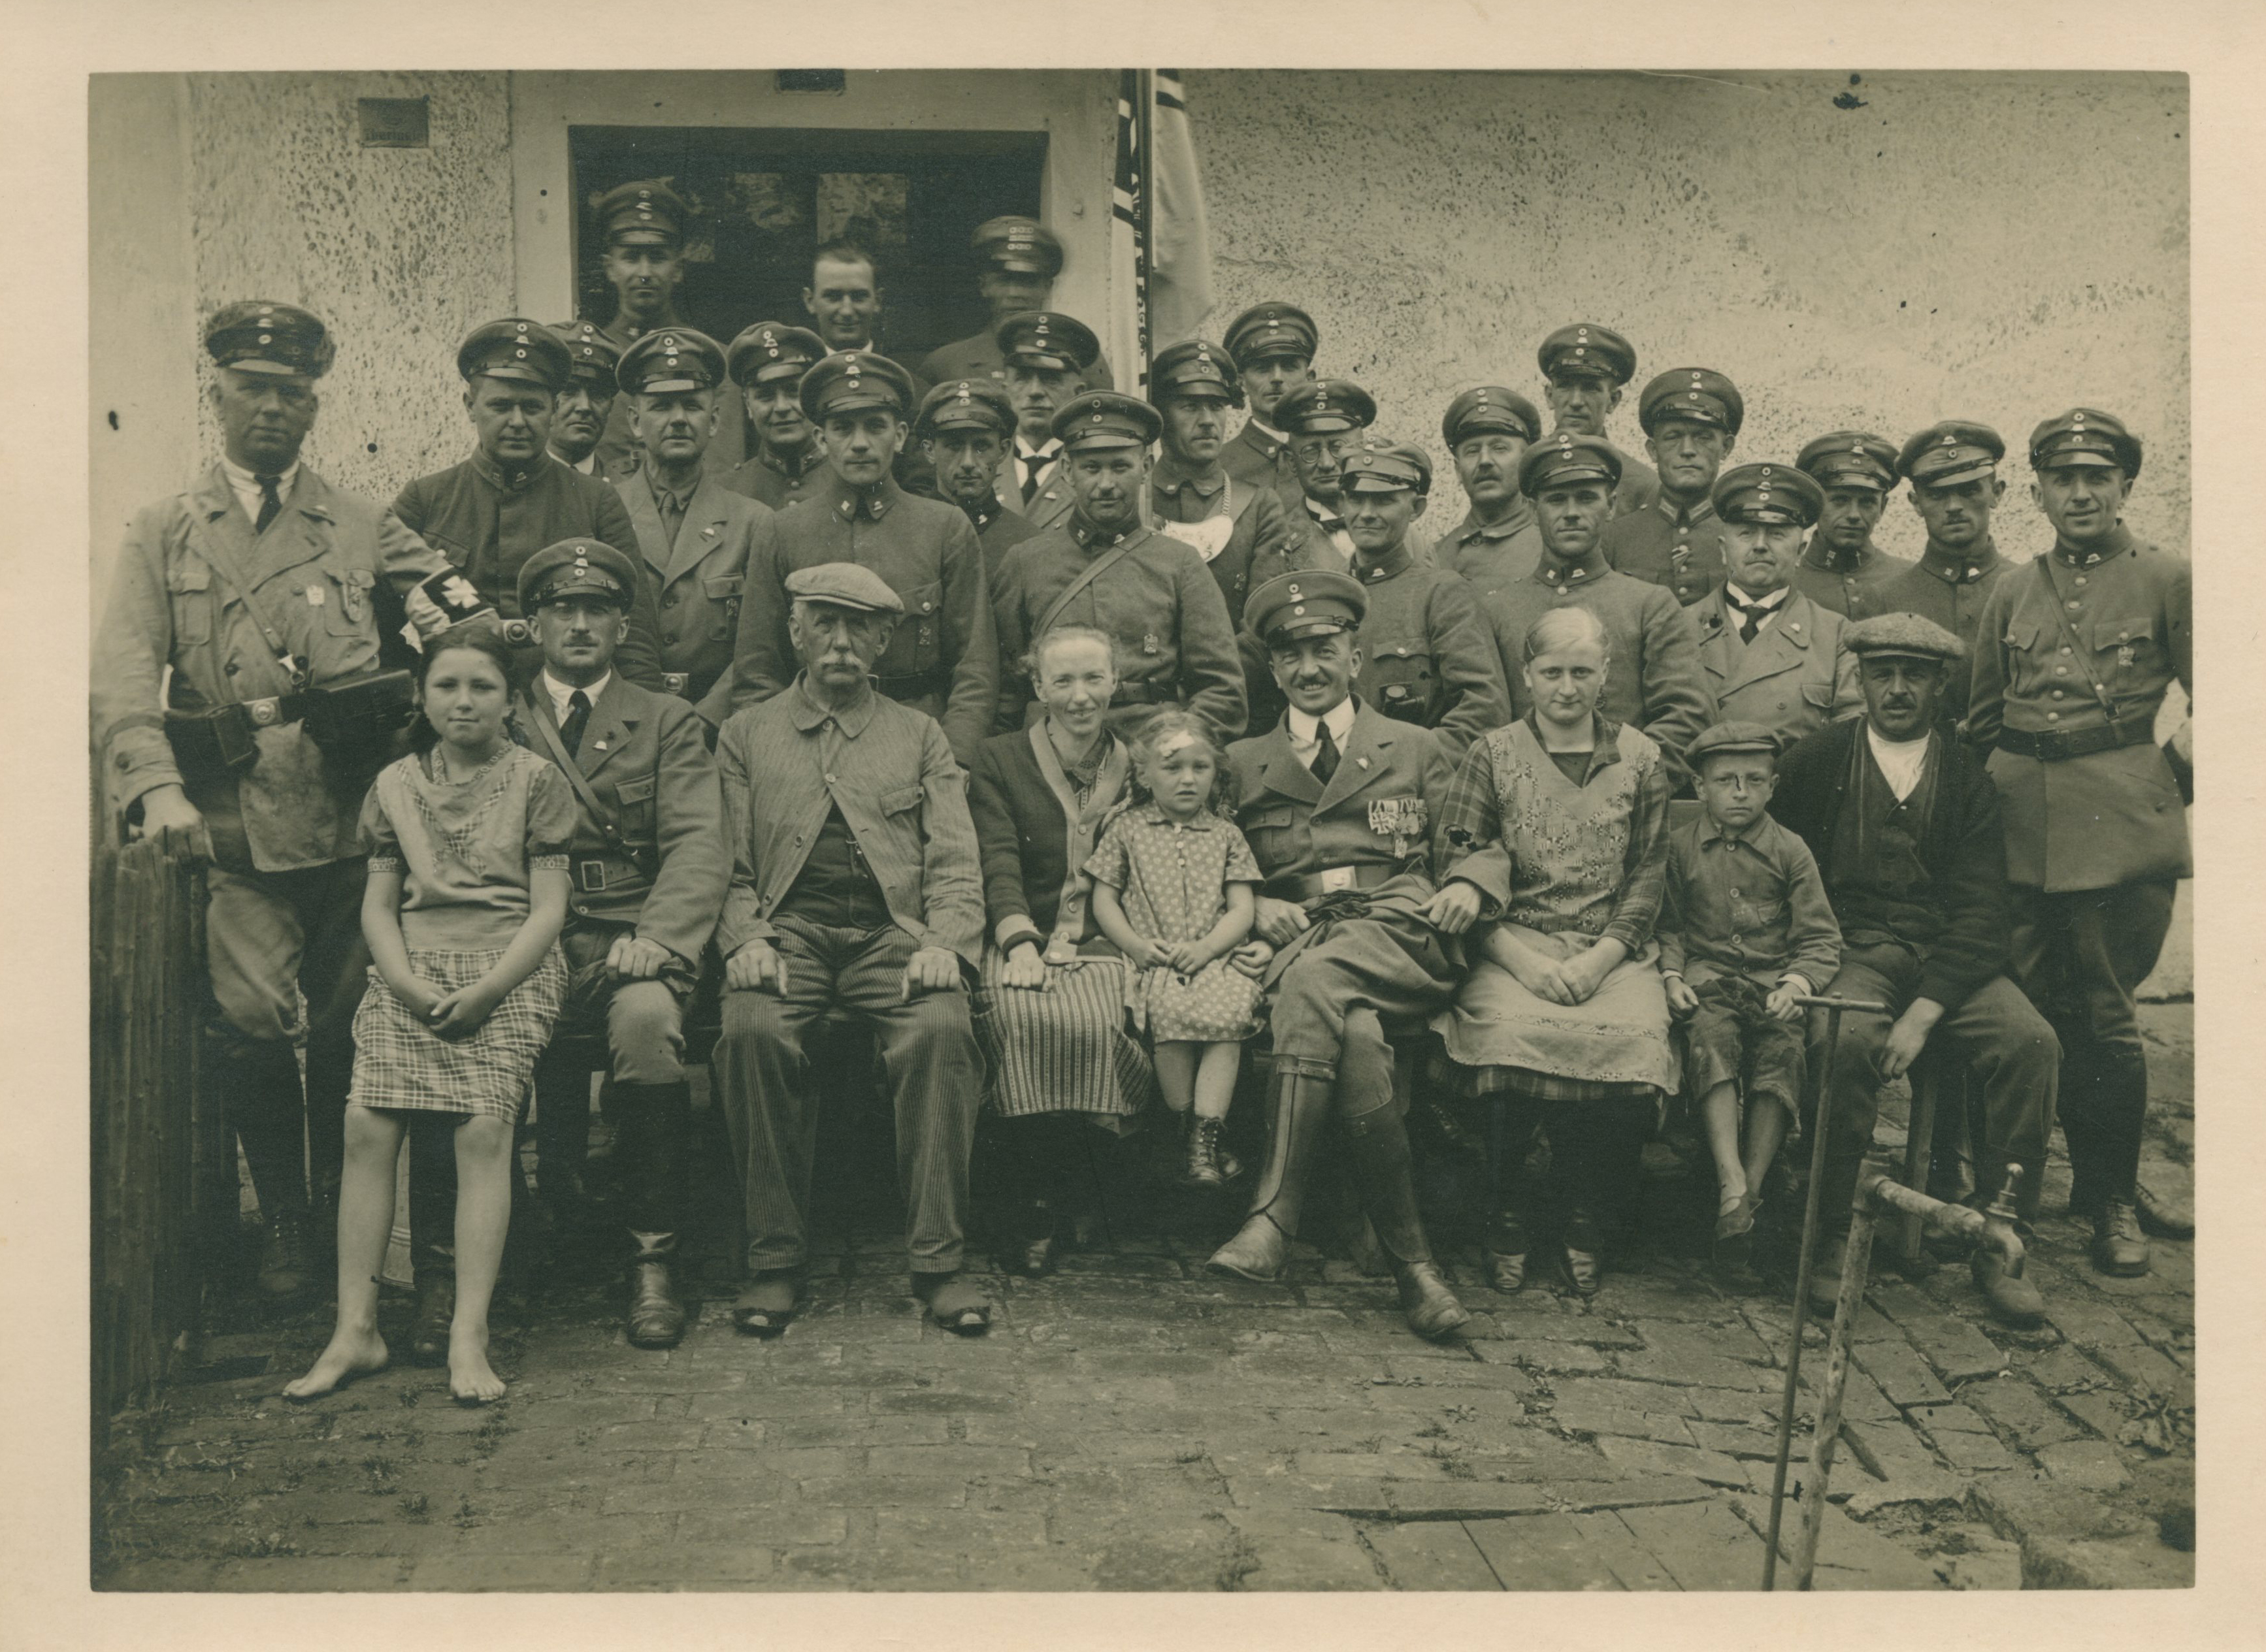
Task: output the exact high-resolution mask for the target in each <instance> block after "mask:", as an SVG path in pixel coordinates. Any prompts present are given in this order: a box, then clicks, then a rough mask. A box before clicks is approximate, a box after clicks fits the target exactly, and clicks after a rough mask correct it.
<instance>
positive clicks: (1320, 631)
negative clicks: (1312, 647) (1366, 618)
mask: <svg viewBox="0 0 2266 1652" xmlns="http://www.w3.org/2000/svg"><path fill="white" fill-rule="evenodd" d="M1359 629H1360V627H1359V625H1358V624H1357V623H1356V622H1355V621H1352V620H1340V619H1319V620H1292V621H1290V622H1289V623H1288V624H1284V625H1277V626H1276V627H1275V628H1274V629H1273V630H1269V631H1268V633H1267V641H1268V644H1270V645H1271V644H1276V643H1279V642H1283V641H1290V642H1296V641H1297V639H1298V638H1299V637H1321V636H1324V635H1326V634H1327V633H1329V632H1332V631H1351V630H1359Z"/></svg>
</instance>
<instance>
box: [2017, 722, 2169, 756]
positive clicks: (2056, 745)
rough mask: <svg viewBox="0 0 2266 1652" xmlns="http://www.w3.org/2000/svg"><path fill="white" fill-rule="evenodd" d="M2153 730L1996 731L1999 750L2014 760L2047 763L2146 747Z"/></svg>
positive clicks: (2127, 726) (2121, 726)
mask: <svg viewBox="0 0 2266 1652" xmlns="http://www.w3.org/2000/svg"><path fill="white" fill-rule="evenodd" d="M2155 738H2156V735H2155V731H2154V730H2153V728H2151V727H2150V726H2149V724H2147V723H2104V724H2102V725H2101V726H2100V727H2098V728H2090V729H2072V730H2071V731H2069V732H2068V733H2066V734H2063V733H2059V732H2055V731H2045V730H2036V731H2033V730H2029V729H2000V730H1999V750H2000V751H2002V752H2012V753H2014V755H2015V756H2017V757H2036V758H2040V759H2043V761H2046V762H2049V763H2056V762H2061V761H2065V760H2066V759H2068V758H2072V757H2090V756H2092V755H2093V754H2094V753H2095V752H2114V751H2119V750H2121V749H2123V747H2125V746H2148V745H2152V744H2153V743H2154V741H2155Z"/></svg>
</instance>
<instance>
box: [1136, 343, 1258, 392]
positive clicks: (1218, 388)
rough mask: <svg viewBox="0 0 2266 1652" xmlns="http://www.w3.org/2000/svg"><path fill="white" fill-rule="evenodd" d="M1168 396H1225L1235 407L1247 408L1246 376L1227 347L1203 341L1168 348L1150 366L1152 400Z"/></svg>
mask: <svg viewBox="0 0 2266 1652" xmlns="http://www.w3.org/2000/svg"><path fill="white" fill-rule="evenodd" d="M1168 396H1224V397H1226V398H1227V403H1228V405H1229V406H1231V407H1240V406H1242V405H1243V375H1241V374H1239V373H1238V372H1237V371H1236V370H1235V363H1234V362H1233V361H1232V360H1229V358H1228V353H1227V351H1226V348H1225V347H1224V346H1220V345H1216V344H1213V343H1211V342H1210V340H1208V339H1203V338H1184V339H1182V340H1181V342H1180V343H1178V344H1176V345H1170V346H1166V348H1165V349H1164V350H1163V351H1162V352H1161V353H1159V355H1158V357H1157V359H1156V360H1155V361H1153V362H1152V363H1151V364H1150V368H1149V399H1150V400H1151V401H1152V402H1161V401H1163V400H1164V399H1165V397H1168Z"/></svg>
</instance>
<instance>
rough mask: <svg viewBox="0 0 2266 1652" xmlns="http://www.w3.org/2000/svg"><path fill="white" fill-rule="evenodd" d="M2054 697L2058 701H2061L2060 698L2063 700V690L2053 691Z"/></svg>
mask: <svg viewBox="0 0 2266 1652" xmlns="http://www.w3.org/2000/svg"><path fill="white" fill-rule="evenodd" d="M2053 697H2054V698H2055V699H2057V700H2058V699H2060V698H2061V690H2060V689H2058V688H2057V689H2055V690H2054V691H2053Z"/></svg>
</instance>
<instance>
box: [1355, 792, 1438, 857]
mask: <svg viewBox="0 0 2266 1652" xmlns="http://www.w3.org/2000/svg"><path fill="white" fill-rule="evenodd" d="M1369 829H1370V830H1371V831H1372V832H1374V833H1377V834H1378V836H1379V837H1384V838H1391V839H1392V857H1393V859H1395V860H1402V859H1405V858H1407V855H1408V853H1409V847H1410V845H1411V844H1412V843H1417V842H1421V841H1423V837H1424V800H1423V799H1422V797H1379V798H1378V800H1377V801H1376V802H1374V803H1372V804H1370V805H1369Z"/></svg>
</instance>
